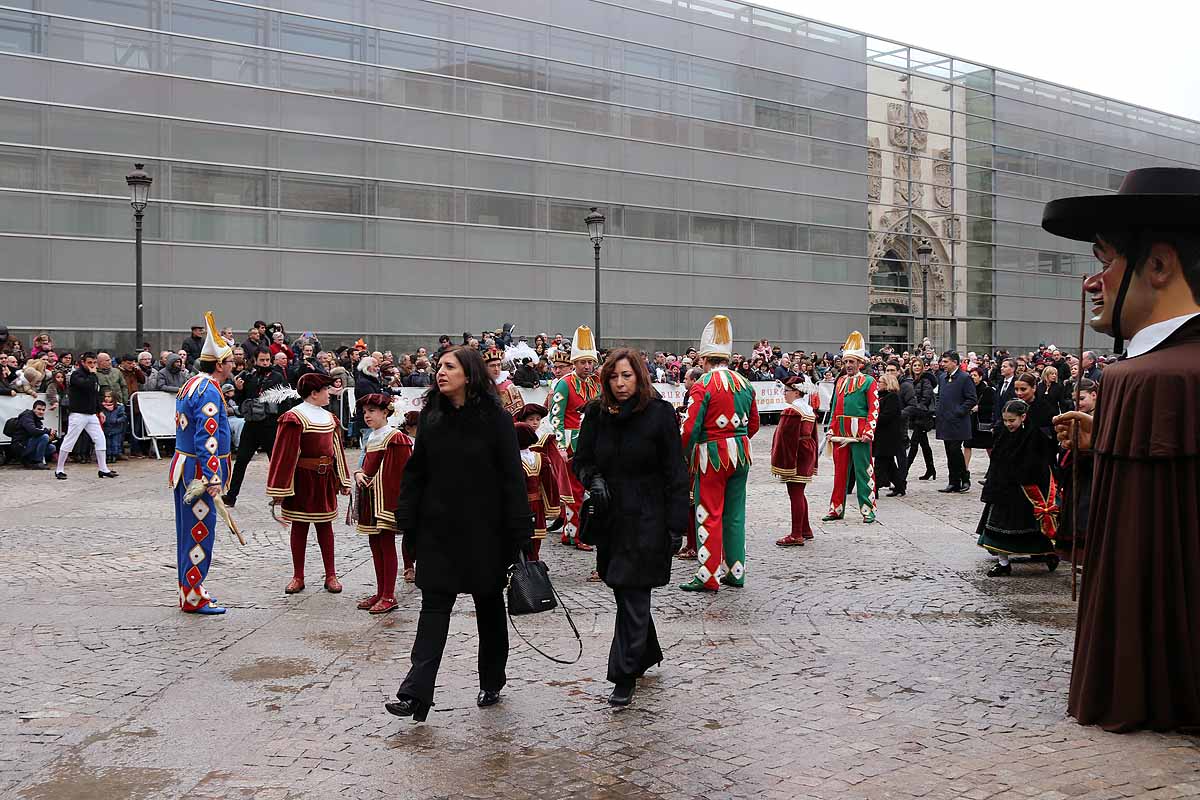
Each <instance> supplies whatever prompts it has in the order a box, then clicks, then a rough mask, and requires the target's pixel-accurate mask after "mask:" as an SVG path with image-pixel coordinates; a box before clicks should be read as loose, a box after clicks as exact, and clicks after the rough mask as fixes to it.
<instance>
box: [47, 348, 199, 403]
mask: <svg viewBox="0 0 1200 800" xmlns="http://www.w3.org/2000/svg"><path fill="white" fill-rule="evenodd" d="M178 357H179V356H176V358H178ZM67 391H68V396H67V400H68V402H67V407H68V408H70V409H71V413H72V414H98V413H99V412H100V382H99V381H98V380H96V374H95V373H94V372H88V371H87V370H86V369H83V368H82V367H81V368H79V369H77V370H75V371H74V372H72V373H71V377H70V381H69V385H68V389H67Z"/></svg>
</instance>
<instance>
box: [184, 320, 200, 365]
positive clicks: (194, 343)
mask: <svg viewBox="0 0 1200 800" xmlns="http://www.w3.org/2000/svg"><path fill="white" fill-rule="evenodd" d="M202 347H204V326H203V325H193V326H192V335H191V336H189V337H188V338H186V339H184V340H183V351H184V352H185V353H187V366H189V367H190V366H192V365H193V364H195V363H196V361H197V360H198V359H199V358H200V349H201V348H202Z"/></svg>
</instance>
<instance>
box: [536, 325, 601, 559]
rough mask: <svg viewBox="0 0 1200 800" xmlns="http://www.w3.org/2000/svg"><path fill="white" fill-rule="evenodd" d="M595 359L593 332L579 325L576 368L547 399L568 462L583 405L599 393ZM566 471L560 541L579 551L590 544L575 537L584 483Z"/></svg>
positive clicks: (573, 352) (574, 356)
mask: <svg viewBox="0 0 1200 800" xmlns="http://www.w3.org/2000/svg"><path fill="white" fill-rule="evenodd" d="M597 360H598V354H597V352H596V346H595V342H594V341H593V339H592V331H591V329H590V328H588V327H587V326H586V325H582V326H580V327H579V328H577V329H576V330H575V337H574V339H573V341H572V342H571V363H572V364H573V365H574V367H575V369H574V371H573V372H568V373H567V374H566V375H564V376H563V377H562V378H560V379H559V381H558V383H556V384H555V385H554V388H553V389H551V390H550V396H549V397H547V398H546V401H547V403H546V404H547V405H548V406H550V427H551V428H553V430H554V438H555V439H556V440H557V441H558V447H559V450H560V451H561V452H562V454H563V456H564V458H565V460H566V461H567V462H568V464H569V463H570V461H571V459H572V458H573V457H574V455H575V442H576V440H577V439H578V438H579V427H580V425H582V424H583V409H584V406H586V405H587V404H588V403H590V402H592V401H593V400H595V399H596V398H597V397H599V396H600V381H599V380H598V379H597V377H596V376H595V375H594V374H592V373H593V371H594V370H595V368H596V362H597ZM566 474H567V478H568V481H569V484H570V493H569V494H566V493H564V494H562V495H561V498H560V499H561V500H562V508H563V515H564V524H563V532H562V543H563V544H566V545H572V546H574V547H575V548H577V549H579V550H592V549H593V548H592V546H591V545H587V544H584V543H583V542H580V541H578V539H577V538H576V535H577V534H578V533H579V509H580V507H581V506H582V505H583V486H582V485H581V484H580V483H579V479H578V478H576V477H575V471H574V470H572V469H567V470H566Z"/></svg>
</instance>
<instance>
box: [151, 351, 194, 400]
mask: <svg viewBox="0 0 1200 800" xmlns="http://www.w3.org/2000/svg"><path fill="white" fill-rule="evenodd" d="M182 361H183V359H181V358H180V357H179V356H178V354H176V353H172V354H171V355H169V356H167V364H166V366H164V367H163V368H162V369H159V370H155V371H154V373H153V374H152V375H151V376H150V380H148V381H146V390H147V391H151V392H170V393H171V394H176V393H178V392H179V390H180V389H181V388H183V385H184V384H185V383H187V382H188V378H190V377H192V374H191V373H190V372H188V371H187V367H184V366H183V364H182V363H181V362H182ZM171 367H179V369H178V370H173V369H171Z"/></svg>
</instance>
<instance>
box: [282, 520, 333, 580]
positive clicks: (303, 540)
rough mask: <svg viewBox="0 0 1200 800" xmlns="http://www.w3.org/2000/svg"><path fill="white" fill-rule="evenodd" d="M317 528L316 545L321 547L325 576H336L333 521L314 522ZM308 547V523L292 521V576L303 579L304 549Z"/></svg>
mask: <svg viewBox="0 0 1200 800" xmlns="http://www.w3.org/2000/svg"><path fill="white" fill-rule="evenodd" d="M313 527H314V528H316V529H317V545H318V546H319V547H320V548H321V561H322V563H323V564H324V565H325V577H326V578H335V577H337V570H335V569H334V566H333V523H332V522H314V523H313ZM307 547H308V523H307V522H293V523H292V577H294V578H299V579H300V580H301V581H303V580H304V550H305V548H307Z"/></svg>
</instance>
